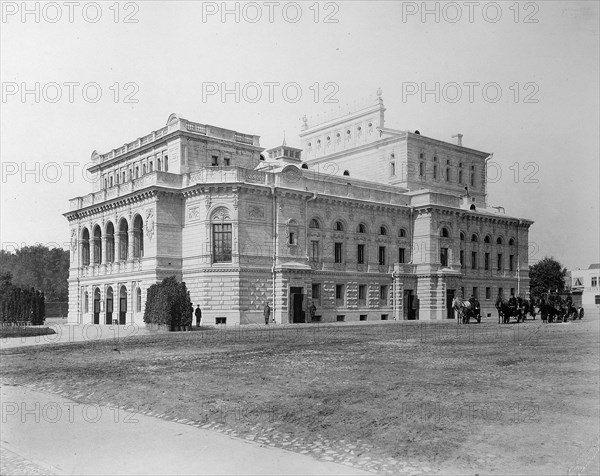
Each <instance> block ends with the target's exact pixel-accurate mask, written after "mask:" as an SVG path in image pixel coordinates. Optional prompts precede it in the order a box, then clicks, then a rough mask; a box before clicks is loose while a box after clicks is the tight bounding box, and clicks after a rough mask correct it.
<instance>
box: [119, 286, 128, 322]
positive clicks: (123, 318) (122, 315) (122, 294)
mask: <svg viewBox="0 0 600 476" xmlns="http://www.w3.org/2000/svg"><path fill="white" fill-rule="evenodd" d="M126 322H127V288H126V287H125V286H121V290H120V291H119V324H120V325H125V324H126Z"/></svg>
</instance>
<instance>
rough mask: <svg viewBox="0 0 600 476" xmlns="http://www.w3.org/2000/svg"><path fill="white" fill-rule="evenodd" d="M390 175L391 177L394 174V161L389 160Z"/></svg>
mask: <svg viewBox="0 0 600 476" xmlns="http://www.w3.org/2000/svg"><path fill="white" fill-rule="evenodd" d="M390 175H391V176H392V177H393V176H395V175H396V162H390Z"/></svg>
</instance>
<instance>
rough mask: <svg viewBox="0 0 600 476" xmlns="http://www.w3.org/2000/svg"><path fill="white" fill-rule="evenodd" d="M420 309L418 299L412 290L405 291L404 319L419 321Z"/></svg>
mask: <svg viewBox="0 0 600 476" xmlns="http://www.w3.org/2000/svg"><path fill="white" fill-rule="evenodd" d="M418 309H419V305H418V299H417V298H416V296H415V295H414V292H413V290H412V289H405V290H404V319H408V320H414V319H417V312H418Z"/></svg>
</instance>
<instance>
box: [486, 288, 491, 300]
mask: <svg viewBox="0 0 600 476" xmlns="http://www.w3.org/2000/svg"><path fill="white" fill-rule="evenodd" d="M485 298H486V299H492V288H485Z"/></svg>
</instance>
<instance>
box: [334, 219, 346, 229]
mask: <svg viewBox="0 0 600 476" xmlns="http://www.w3.org/2000/svg"><path fill="white" fill-rule="evenodd" d="M335 231H344V224H343V223H342V222H341V221H336V222H335Z"/></svg>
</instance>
